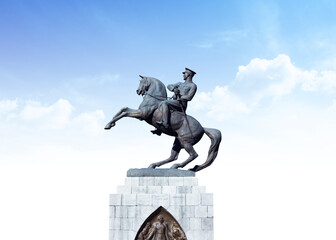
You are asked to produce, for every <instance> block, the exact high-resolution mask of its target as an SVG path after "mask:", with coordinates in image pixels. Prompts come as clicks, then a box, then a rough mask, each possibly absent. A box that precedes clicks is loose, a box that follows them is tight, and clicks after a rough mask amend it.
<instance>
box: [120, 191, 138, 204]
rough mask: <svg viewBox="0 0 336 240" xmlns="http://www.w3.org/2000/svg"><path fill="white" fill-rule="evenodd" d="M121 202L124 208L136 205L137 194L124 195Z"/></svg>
mask: <svg viewBox="0 0 336 240" xmlns="http://www.w3.org/2000/svg"><path fill="white" fill-rule="evenodd" d="M121 202H122V205H124V206H133V205H136V203H137V202H136V194H123V195H122V201H121Z"/></svg>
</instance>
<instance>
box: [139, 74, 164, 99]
mask: <svg viewBox="0 0 336 240" xmlns="http://www.w3.org/2000/svg"><path fill="white" fill-rule="evenodd" d="M143 79H145V80H148V81H150V82H151V83H155V84H157V85H158V88H159V89H160V90H161V91H162V92H163V94H164V95H163V97H167V90H166V85H164V84H163V82H161V81H160V80H159V79H157V78H154V77H143Z"/></svg>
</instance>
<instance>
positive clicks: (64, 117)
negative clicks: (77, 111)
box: [20, 99, 74, 128]
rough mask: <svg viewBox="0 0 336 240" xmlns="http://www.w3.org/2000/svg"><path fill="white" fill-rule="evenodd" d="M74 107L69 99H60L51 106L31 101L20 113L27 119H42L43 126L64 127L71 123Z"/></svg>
mask: <svg viewBox="0 0 336 240" xmlns="http://www.w3.org/2000/svg"><path fill="white" fill-rule="evenodd" d="M73 109H74V108H73V106H72V105H71V104H70V103H69V101H67V100H64V99H59V100H58V101H57V102H56V103H54V104H52V105H50V106H42V105H41V103H39V102H32V101H29V102H28V103H27V104H26V106H25V107H24V109H23V110H22V112H21V114H20V115H21V117H22V119H24V120H27V121H37V120H38V121H40V122H41V123H42V124H41V126H43V127H47V128H62V127H64V126H65V125H66V124H68V123H69V121H70V117H71V113H72V111H73Z"/></svg>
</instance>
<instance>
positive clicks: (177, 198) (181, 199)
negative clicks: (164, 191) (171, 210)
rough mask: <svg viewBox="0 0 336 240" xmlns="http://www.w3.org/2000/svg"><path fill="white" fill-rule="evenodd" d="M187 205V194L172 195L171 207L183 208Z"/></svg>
mask: <svg viewBox="0 0 336 240" xmlns="http://www.w3.org/2000/svg"><path fill="white" fill-rule="evenodd" d="M185 204H186V197H185V194H172V195H170V205H173V206H183V205H185Z"/></svg>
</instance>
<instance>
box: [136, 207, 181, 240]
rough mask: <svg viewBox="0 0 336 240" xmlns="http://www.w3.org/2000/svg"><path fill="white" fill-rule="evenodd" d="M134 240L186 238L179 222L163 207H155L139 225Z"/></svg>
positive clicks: (176, 239)
mask: <svg viewBox="0 0 336 240" xmlns="http://www.w3.org/2000/svg"><path fill="white" fill-rule="evenodd" d="M135 240H187V238H186V235H185V233H184V232H183V230H182V228H181V226H180V224H179V223H178V222H177V221H176V219H175V218H174V217H173V216H172V215H171V214H170V213H169V212H168V211H167V210H166V209H165V208H163V207H159V208H158V209H156V210H155V211H154V212H153V213H152V214H151V215H150V216H149V217H148V218H147V219H146V220H145V222H144V223H143V224H142V225H141V227H140V229H139V231H138V233H137V235H136V237H135Z"/></svg>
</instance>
